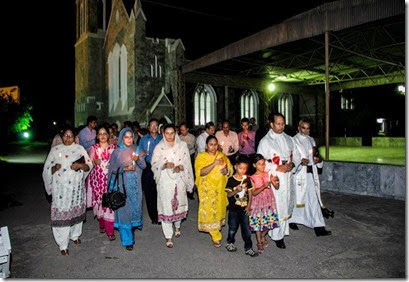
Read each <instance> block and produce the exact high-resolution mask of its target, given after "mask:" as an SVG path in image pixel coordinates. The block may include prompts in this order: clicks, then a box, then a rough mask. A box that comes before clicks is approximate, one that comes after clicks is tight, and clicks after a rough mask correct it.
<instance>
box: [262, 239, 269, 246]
mask: <svg viewBox="0 0 409 282" xmlns="http://www.w3.org/2000/svg"><path fill="white" fill-rule="evenodd" d="M262 244H263V248H267V247H268V242H267V240H266V238H264V240H263V242H262Z"/></svg>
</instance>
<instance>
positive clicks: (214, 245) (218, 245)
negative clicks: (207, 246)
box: [213, 241, 222, 248]
mask: <svg viewBox="0 0 409 282" xmlns="http://www.w3.org/2000/svg"><path fill="white" fill-rule="evenodd" d="M221 246H222V243H221V242H220V241H213V247H215V248H220V247H221Z"/></svg>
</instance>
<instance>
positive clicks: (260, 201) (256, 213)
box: [249, 172, 278, 232]
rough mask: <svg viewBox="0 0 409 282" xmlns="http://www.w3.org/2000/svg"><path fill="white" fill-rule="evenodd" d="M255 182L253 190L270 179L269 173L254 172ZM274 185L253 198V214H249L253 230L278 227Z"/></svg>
mask: <svg viewBox="0 0 409 282" xmlns="http://www.w3.org/2000/svg"><path fill="white" fill-rule="evenodd" d="M250 178H251V180H252V181H253V183H254V188H253V191H255V190H256V189H257V188H258V187H261V186H263V184H264V183H265V182H266V181H268V173H267V172H264V175H258V174H254V175H252V176H250ZM272 189H274V188H273V187H272V185H270V187H269V188H265V189H264V190H263V191H261V193H260V194H258V195H257V196H252V198H251V214H250V216H249V221H250V222H249V224H250V230H251V231H261V232H262V231H265V230H266V229H268V230H271V229H273V228H277V227H278V213H277V207H276V201H275V198H274V193H273V190H272Z"/></svg>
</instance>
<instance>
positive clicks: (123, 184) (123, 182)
mask: <svg viewBox="0 0 409 282" xmlns="http://www.w3.org/2000/svg"><path fill="white" fill-rule="evenodd" d="M121 175H122V188H123V189H124V196H125V199H126V189H125V181H124V173H121ZM118 184H119V183H118Z"/></svg>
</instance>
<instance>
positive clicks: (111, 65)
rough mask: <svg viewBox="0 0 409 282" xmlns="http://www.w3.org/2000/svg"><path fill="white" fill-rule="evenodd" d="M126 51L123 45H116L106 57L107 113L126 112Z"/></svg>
mask: <svg viewBox="0 0 409 282" xmlns="http://www.w3.org/2000/svg"><path fill="white" fill-rule="evenodd" d="M127 60H128V51H127V49H126V47H125V45H122V46H121V47H119V44H118V43H116V44H115V46H114V50H113V51H112V52H109V55H108V91H109V93H108V97H109V101H108V105H109V113H110V114H111V113H114V112H115V111H127V110H128V107H127V105H128V61H127Z"/></svg>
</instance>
